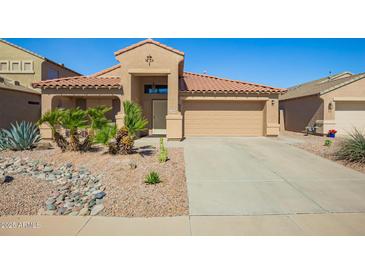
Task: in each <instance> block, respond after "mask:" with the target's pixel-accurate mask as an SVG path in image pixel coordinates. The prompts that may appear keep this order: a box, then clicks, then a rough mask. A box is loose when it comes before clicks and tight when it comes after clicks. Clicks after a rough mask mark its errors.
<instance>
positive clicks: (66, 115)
mask: <svg viewBox="0 0 365 274" xmlns="http://www.w3.org/2000/svg"><path fill="white" fill-rule="evenodd" d="M60 124H61V126H62V127H63V128H66V129H68V130H69V131H70V149H71V150H72V151H78V150H79V147H80V142H79V138H78V130H79V129H82V128H86V127H87V125H88V119H87V113H86V111H85V110H82V109H80V108H75V109H66V110H64V111H63V115H62V116H61V119H60Z"/></svg>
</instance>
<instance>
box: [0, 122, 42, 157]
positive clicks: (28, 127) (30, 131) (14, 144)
mask: <svg viewBox="0 0 365 274" xmlns="http://www.w3.org/2000/svg"><path fill="white" fill-rule="evenodd" d="M3 131H4V133H5V134H6V138H7V148H8V149H11V150H27V149H32V148H34V147H35V146H36V145H37V143H38V142H39V141H40V140H41V137H40V135H39V129H38V127H37V126H36V125H34V124H33V123H31V122H25V121H22V122H21V123H20V124H19V123H18V122H16V123H15V125H14V124H11V128H10V129H9V130H6V129H4V130H3ZM1 139H2V138H1Z"/></svg>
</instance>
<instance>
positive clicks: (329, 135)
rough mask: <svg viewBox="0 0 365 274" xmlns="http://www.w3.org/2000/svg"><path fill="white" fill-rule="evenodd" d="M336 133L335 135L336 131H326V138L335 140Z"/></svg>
mask: <svg viewBox="0 0 365 274" xmlns="http://www.w3.org/2000/svg"><path fill="white" fill-rule="evenodd" d="M336 133H337V130H335V129H330V130H329V131H328V134H327V136H328V137H330V138H335V137H336Z"/></svg>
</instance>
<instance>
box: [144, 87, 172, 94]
mask: <svg viewBox="0 0 365 274" xmlns="http://www.w3.org/2000/svg"><path fill="white" fill-rule="evenodd" d="M144 93H146V94H167V85H145V86H144Z"/></svg>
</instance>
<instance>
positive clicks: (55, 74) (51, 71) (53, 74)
mask: <svg viewBox="0 0 365 274" xmlns="http://www.w3.org/2000/svg"><path fill="white" fill-rule="evenodd" d="M59 77H60V74H59V71H58V70H55V69H48V71H47V79H48V80H51V79H56V78H59Z"/></svg>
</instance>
